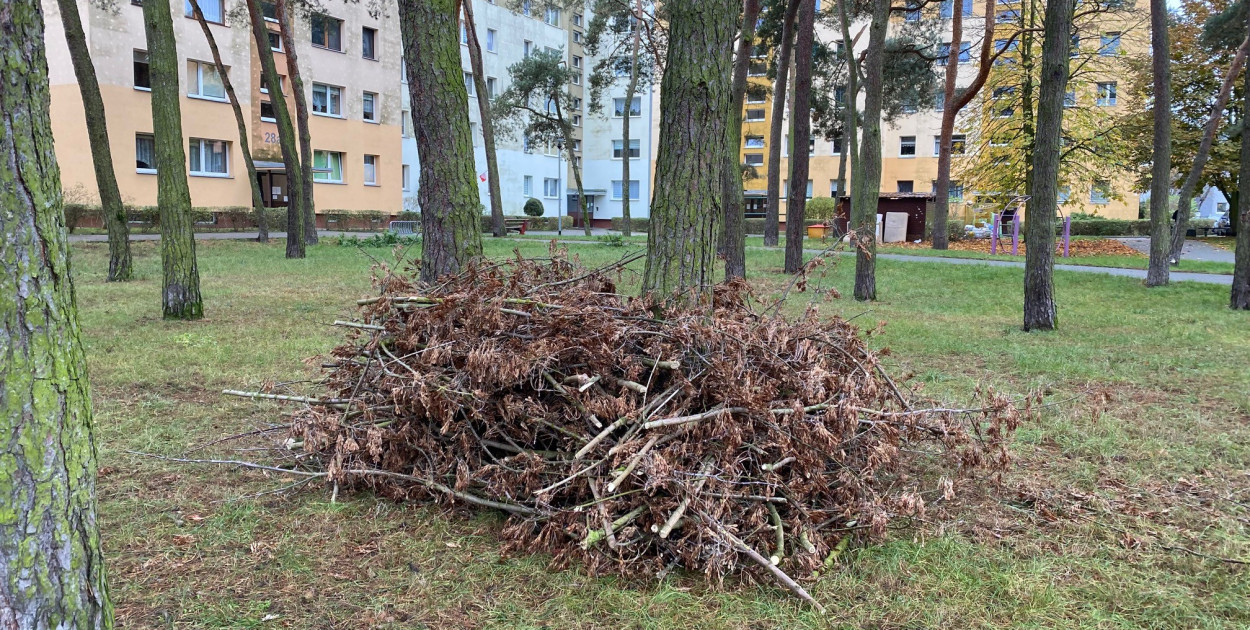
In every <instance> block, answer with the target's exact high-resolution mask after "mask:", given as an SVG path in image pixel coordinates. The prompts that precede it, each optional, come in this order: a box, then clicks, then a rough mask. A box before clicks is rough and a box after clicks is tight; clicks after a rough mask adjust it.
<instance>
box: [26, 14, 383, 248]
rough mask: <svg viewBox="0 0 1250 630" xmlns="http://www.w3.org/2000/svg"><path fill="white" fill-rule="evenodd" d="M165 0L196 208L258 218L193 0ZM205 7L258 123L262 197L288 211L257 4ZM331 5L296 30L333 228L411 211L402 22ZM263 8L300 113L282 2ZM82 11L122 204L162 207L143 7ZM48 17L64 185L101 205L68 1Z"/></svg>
mask: <svg viewBox="0 0 1250 630" xmlns="http://www.w3.org/2000/svg"><path fill="white" fill-rule="evenodd" d="M160 1H168V2H171V3H172V4H173V15H174V33H175V37H176V40H177V47H178V60H179V67H180V68H181V69H182V72H181V73H180V77H179V84H180V87H181V89H182V94H183V98H182V102H181V107H182V123H183V136H184V139H185V141H186V143H187V152H188V156H187V160H188V163H187V166H188V183H189V186H190V190H191V202H192V205H193V206H195V207H197V208H204V209H222V210H224V209H227V208H241V209H244V210H248V209H250V208H251V205H252V196H251V182H249V181H248V176H247V169H246V167H245V166H244V162H243V154H242V150H241V149H240V146H239V142H238V127H237V125H236V123H235V118H234V114H233V112H232V110H231V107H230V104H229V102H228V101H227V100H226V95H225V91H224V89H223V87H222V80H221V76H220V74H219V73H218V71H217V69H216V66H215V64H214V63H213V57H212V54H211V52H210V50H209V47H208V44H207V41H206V39H205V37H204V34H203V31H202V30H201V28H200V25H199V24H198V22H197V21H196V20H195V19H194V18H192V17H189V16H190V4H189V2H187V3H185V4H184V1H183V0H160ZM199 4H200V6H201V8H202V10H203V11H204V14H205V17H206V19H207V20H208V21H209V22H210V26H209V28H210V29H211V30H212V32H213V36H214V39H215V40H216V42H217V46H218V49H219V51H220V53H221V56H222V63H223V65H224V66H225V68H224V72H226V73H227V74H228V76H229V78H230V81H231V83H232V84H233V86H234V89H235V92H236V94H237V96H238V99H239V104H240V106H241V107H242V109H243V111H244V114H245V117H246V119H247V128H248V134H249V138H248V140H249V144H250V147H251V149H252V153H253V156H252V157H253V158H254V159H255V160H256V161H257V167H258V170H259V171H260V172H259V175H258V177H259V179H260V183H261V191H262V197H263V198H264V199H265V201H266V204H267V205H269V206H271V207H284V206H285V203H286V197H287V194H286V177H285V171H284V168H283V165H282V161H281V153H280V150H279V148H278V128H277V125H276V124H275V123H274V122H273V118H272V111H271V110H270V107H271V104H270V103H271V101H270V99H271V98H272V97H273V96H274V94H273V90H271V89H269V86H266V85H263V83H262V81H261V80H260V75H261V71H260V61H259V56H258V54H257V49H256V46H255V40H254V39H253V37H252V33H251V30H250V28H249V24H248V20H247V17H246V9H245V8H244V7H243V6H242V4H241V2H240V1H239V0H202V1H201V2H199ZM323 6H324V9H325V13H324V14H320V15H315V16H312V17H311V18H308V19H297V20H295V22H294V30H293V35H294V39H295V42H296V52H297V54H298V57H299V62H300V64H299V65H300V73H301V75H302V77H303V81H304V88H305V97H306V98H307V100H308V103H309V108H310V116H309V127H310V131H311V136H312V145H313V151H314V166H315V167H316V172H315V174H314V181H315V185H314V198H315V202H316V207H317V212H318V218H319V223H320V224H321V225H322V226H323V227H324V226H325V225H326V220H327V218H331V217H334V216H337V215H341V214H346V213H370V214H378V215H389V214H394V213H395V212H397V211H398V209H399V208H400V206H401V203H402V190H401V188H402V185H401V184H402V182H401V179H400V165H401V163H402V156H401V142H400V128H401V122H400V114H401V106H400V103H401V98H400V84H399V77H400V65H401V64H400V49H401V44H400V38H399V30H398V25H397V21H395V20H386V19H378V18H374V17H372V16H370V15H369V10H368V8H367V7H365V6H364V5H363V4H361V3H352V2H327V3H325V5H323ZM114 9H115V10H114ZM263 9H264V10H263V12H264V13H265V15H266V16H267V18H266V22H267V24H268V25H269V27H270V32H271V34H270V41H271V46H272V47H273V50H274V56H275V62H276V63H277V66H278V71H279V74H281V75H283V79H282V82H283V85H282V88H281V93H283V94H285V95H286V97H287V99H288V104H289V106H290V108H291V111H292V115H294V97H293V94H291V93H290V92H291V87H290V86H291V84H290V81H289V79H288V78H287V77H286V75H287V69H286V59H285V56H284V55H285V51H284V50H283V46H282V43H281V38H280V37H278V34H277V23H276V21H273V20H272V18H271V16H272V15H273V9H272V5H269V4H263ZM78 10H79V13H80V15H81V16H82V22H83V29H84V31H85V32H86V36H87V42H88V47H89V49H90V51H91V57H92V61H93V62H94V64H95V69H96V75H97V78H98V80H99V83H100V90H101V93H102V96H103V99H104V107H105V113H106V116H107V121H108V130H109V143H110V148H111V150H112V154H113V158H114V162H115V163H114V170H115V171H116V173H117V180H118V186H119V188H120V190H121V194H122V198H123V200H124V201H125V202H126V203H127V204H128V205H135V206H151V205H155V204H156V177H155V173H156V170H155V167H156V165H155V163H154V161H153V156H152V146H153V145H152V114H151V102H150V90H151V86H150V79H149V75H148V62H147V53H146V50H147V42H146V36H145V34H144V29H143V15H142V8H141V6H140V2H139V0H131V2H126V3H120V4H119V5H118V6H116V7H115V8H101V7H100V6H98V4H97V3H93V2H89V1H88V0H80V1H79V3H78ZM44 12H45V15H46V16H47V18H48V19H47V22H48V28H47V38H48V46H47V49H48V66H49V76H50V82H51V87H52V89H51V94H52V98H51V100H52V128H53V135H54V137H55V141H56V146H57V157H58V160H59V162H60V166H61V177H62V182H63V184H64V186H65V188H66V189H67V190H69V189H73V188H80V189H82V190H83V191H84V192H85V193H86V194H87V195H88V196H96V190H97V187H96V182H95V175H94V171H93V169H92V163H91V152H90V145H89V143H88V140H87V131H86V122H85V117H84V114H83V108H82V99H81V97H80V95H79V89H78V85H77V80H76V79H75V76H74V71H73V66H72V64H71V60H70V56H69V52H68V48H67V46H66V44H65V35H64V29H63V27H62V26H61V24H60V12H59V10H58V7H57V3H56V2H53V1H51V0H48V1H46V2H44ZM132 160H133V162H132ZM131 164H133V165H134V166H133V167H132V166H131ZM97 201H98V198H97Z"/></svg>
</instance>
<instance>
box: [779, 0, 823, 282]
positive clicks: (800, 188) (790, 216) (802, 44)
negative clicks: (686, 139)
mask: <svg viewBox="0 0 1250 630" xmlns="http://www.w3.org/2000/svg"><path fill="white" fill-rule="evenodd" d="M800 1H801V2H802V4H801V5H800V6H799V14H798V33H797V34H796V36H795V44H794V64H795V70H794V109H793V110H791V112H790V117H791V119H792V120H793V121H794V122H793V124H794V136H793V140H794V143H793V147H792V148H791V149H790V198H789V199H788V200H787V201H786V267H785V271H786V273H798V272H799V270H800V269H802V268H803V232H804V229H805V225H804V220H805V219H806V218H807V175H808V172H809V165H810V162H811V157H810V156H811V152H810V151H808V146H809V144H810V143H811V137H812V44H813V40H814V39H815V36H816V2H815V0H800Z"/></svg>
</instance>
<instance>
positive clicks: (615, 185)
mask: <svg viewBox="0 0 1250 630" xmlns="http://www.w3.org/2000/svg"><path fill="white" fill-rule="evenodd" d="M624 189H625V187H624V186H623V185H622V184H621V180H619V179H614V180H612V198H613V199H620V198H621V195H622V193H624V192H625V190H624ZM641 189H642V186H640V185H639V184H638V180H636V179H631V180H629V198H630V200H635V201H636V200H637V199H638V197H639V196H640V193H641Z"/></svg>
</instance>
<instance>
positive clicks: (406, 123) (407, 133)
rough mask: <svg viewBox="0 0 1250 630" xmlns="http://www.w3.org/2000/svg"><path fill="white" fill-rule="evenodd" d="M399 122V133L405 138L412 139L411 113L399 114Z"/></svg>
mask: <svg viewBox="0 0 1250 630" xmlns="http://www.w3.org/2000/svg"><path fill="white" fill-rule="evenodd" d="M399 115H400V118H401V120H400V121H399V133H400V134H401V135H402V136H403V137H405V138H411V137H412V127H411V125H412V112H410V111H408V110H406V109H405V110H404V111H402V112H400V113H399Z"/></svg>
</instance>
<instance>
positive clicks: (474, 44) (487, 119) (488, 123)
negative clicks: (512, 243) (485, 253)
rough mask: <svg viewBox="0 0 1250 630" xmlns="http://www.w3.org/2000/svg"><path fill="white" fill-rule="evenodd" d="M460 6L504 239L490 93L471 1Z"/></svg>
mask: <svg viewBox="0 0 1250 630" xmlns="http://www.w3.org/2000/svg"><path fill="white" fill-rule="evenodd" d="M463 6H464V28H465V31H466V32H467V33H468V35H469V65H471V66H472V67H473V88H474V89H475V90H476V91H477V111H478V114H479V115H480V116H481V118H482V144H483V145H485V150H486V178H487V179H486V188H487V190H488V191H489V193H490V223H491V234H493V235H494V236H496V237H503V236H507V231H506V230H505V229H504V223H503V198H502V197H501V195H502V194H503V193H501V192H500V191H499V159H498V156H497V155H496V152H495V121H494V119H492V118H491V115H490V106H491V102H490V99H491V94H490V90H489V88H488V87H487V85H486V70H485V69H484V66H483V65H482V43H481V42H480V41H479V40H478V38H477V23H476V22H475V21H474V20H473V0H464V5H463ZM627 120H628V119H627ZM627 161H628V160H627Z"/></svg>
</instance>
